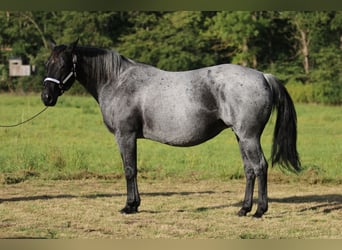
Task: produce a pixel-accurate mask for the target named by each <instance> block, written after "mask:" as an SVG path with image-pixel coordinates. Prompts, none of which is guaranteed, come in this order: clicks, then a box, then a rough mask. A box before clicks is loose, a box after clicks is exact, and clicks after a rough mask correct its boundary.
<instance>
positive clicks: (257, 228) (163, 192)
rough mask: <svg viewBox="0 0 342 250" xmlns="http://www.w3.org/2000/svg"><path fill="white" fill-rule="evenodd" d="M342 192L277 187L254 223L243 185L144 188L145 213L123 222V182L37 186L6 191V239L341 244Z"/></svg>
mask: <svg viewBox="0 0 342 250" xmlns="http://www.w3.org/2000/svg"><path fill="white" fill-rule="evenodd" d="M341 190H342V185H321V184H319V185H318V184H316V185H308V184H307V185H302V184H288V183H282V184H274V183H270V184H269V197H270V204H269V211H268V212H267V213H266V214H265V216H264V217H263V218H262V219H254V218H252V217H251V215H249V216H247V217H243V218H240V217H237V216H236V213H237V212H238V210H239V207H240V206H241V200H242V198H243V194H244V181H239V180H235V181H227V182H224V181H214V180H211V181H190V182H189V181H188V182H179V181H176V180H174V179H165V180H162V181H148V180H140V192H141V198H142V204H141V207H140V212H139V213H138V214H134V215H122V214H120V213H119V212H118V211H119V210H120V209H121V208H122V206H123V205H124V203H125V200H126V193H125V183H124V180H105V179H86V180H68V181H61V180H59V181H43V180H34V179H30V180H28V181H26V182H22V183H18V184H12V185H2V186H1V191H0V238H82V239H83V238H115V239H126V238H148V239H151V238H153V239H154V238H178V239H179V238H196V239H198V238H201V239H206V238H220V239H255V238H260V239H270V238H271V239H279V238H287V239H288V238H342V233H341V230H340V229H341V216H342V192H341ZM256 192H257V190H256ZM255 209H256V206H254V209H253V211H255ZM253 211H252V212H253Z"/></svg>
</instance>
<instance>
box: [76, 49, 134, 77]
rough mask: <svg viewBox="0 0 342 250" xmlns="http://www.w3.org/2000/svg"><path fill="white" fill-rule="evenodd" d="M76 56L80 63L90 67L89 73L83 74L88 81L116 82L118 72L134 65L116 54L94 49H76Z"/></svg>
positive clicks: (131, 61)
mask: <svg viewBox="0 0 342 250" xmlns="http://www.w3.org/2000/svg"><path fill="white" fill-rule="evenodd" d="M75 51H76V55H77V57H78V60H81V62H80V63H82V64H83V63H84V64H85V65H88V66H90V67H87V68H88V69H89V68H90V69H91V71H90V72H89V71H88V72H84V73H85V74H86V75H87V77H88V79H96V80H98V81H101V82H107V81H112V80H116V79H117V78H118V77H119V75H120V72H123V71H125V69H127V68H128V67H129V66H131V65H135V64H136V62H134V61H133V60H131V59H128V58H126V57H124V56H122V55H120V54H119V53H118V52H116V51H113V50H107V49H100V48H95V47H76V50H75Z"/></svg>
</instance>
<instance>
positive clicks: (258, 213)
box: [253, 211, 264, 219]
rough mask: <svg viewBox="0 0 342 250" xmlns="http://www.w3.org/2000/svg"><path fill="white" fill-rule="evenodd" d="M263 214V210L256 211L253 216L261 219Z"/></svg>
mask: <svg viewBox="0 0 342 250" xmlns="http://www.w3.org/2000/svg"><path fill="white" fill-rule="evenodd" d="M263 214H264V213H261V212H258V211H257V212H256V213H255V214H254V215H253V218H257V219H259V218H261V217H262V216H263Z"/></svg>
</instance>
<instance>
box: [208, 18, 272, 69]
mask: <svg viewBox="0 0 342 250" xmlns="http://www.w3.org/2000/svg"><path fill="white" fill-rule="evenodd" d="M264 14H265V13H264V12H249V11H222V12H218V13H217V14H216V15H215V16H214V17H213V18H212V19H210V20H209V21H208V26H209V28H208V32H209V34H210V35H212V36H214V37H216V38H217V40H218V42H219V44H220V45H219V46H216V48H218V49H219V50H223V51H227V55H226V57H227V61H228V60H231V62H232V63H237V64H241V65H243V66H251V67H254V68H256V67H257V66H258V61H257V57H258V53H259V51H260V48H259V47H258V46H256V44H257V42H258V40H260V39H262V38H261V37H260V35H261V34H263V32H264V30H265V29H266V27H267V26H268V25H269V19H267V18H265V17H264Z"/></svg>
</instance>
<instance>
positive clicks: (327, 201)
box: [0, 191, 342, 213]
mask: <svg viewBox="0 0 342 250" xmlns="http://www.w3.org/2000/svg"><path fill="white" fill-rule="evenodd" d="M227 192H230V191H225V192H220V193H227ZM215 193H217V192H215V191H197V192H187V191H185V192H142V193H141V196H142V197H143V196H152V197H157V196H191V195H201V194H215ZM125 196H126V193H97V194H85V195H73V194H59V195H36V196H21V197H20V196H19V197H9V198H0V204H1V203H3V202H25V201H37V200H53V199H77V198H87V199H97V198H113V197H125ZM269 202H270V203H285V204H304V203H307V204H311V203H315V205H313V206H308V207H306V208H302V209H301V210H299V212H305V211H309V210H315V211H318V212H319V211H322V212H323V213H330V212H332V211H337V210H342V195H341V194H325V195H304V196H289V197H284V198H272V197H270V198H269ZM254 203H257V200H256V199H254ZM317 203H318V204H317ZM232 206H233V207H241V206H242V201H240V202H237V203H233V204H229V203H227V204H222V205H215V206H205V207H204V206H203V207H197V208H194V209H191V211H192V212H204V211H208V210H216V209H224V208H228V207H232ZM191 211H190V210H184V209H182V210H177V212H191ZM140 212H145V213H158V212H157V211H148V210H142V211H140Z"/></svg>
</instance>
